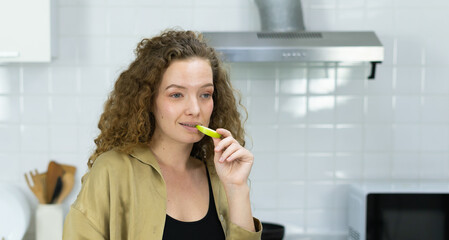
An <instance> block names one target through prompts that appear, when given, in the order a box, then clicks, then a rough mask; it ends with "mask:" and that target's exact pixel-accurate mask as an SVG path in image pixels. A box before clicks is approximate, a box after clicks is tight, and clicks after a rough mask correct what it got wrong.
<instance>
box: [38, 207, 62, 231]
mask: <svg viewBox="0 0 449 240" xmlns="http://www.w3.org/2000/svg"><path fill="white" fill-rule="evenodd" d="M63 223H64V217H63V211H62V205H61V204H39V205H38V206H37V210H36V240H61V239H62V228H63Z"/></svg>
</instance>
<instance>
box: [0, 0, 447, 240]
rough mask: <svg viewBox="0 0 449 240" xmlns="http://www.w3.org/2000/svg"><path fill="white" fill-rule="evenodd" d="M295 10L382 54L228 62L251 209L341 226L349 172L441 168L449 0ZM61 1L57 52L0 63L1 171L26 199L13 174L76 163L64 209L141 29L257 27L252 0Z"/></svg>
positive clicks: (441, 171)
mask: <svg viewBox="0 0 449 240" xmlns="http://www.w3.org/2000/svg"><path fill="white" fill-rule="evenodd" d="M303 11H304V15H305V24H306V28H307V29H308V30H326V31H327V30H330V31H331V30H348V31H359V30H374V31H376V33H377V34H378V36H379V37H380V40H381V41H382V43H383V44H384V46H385V61H384V62H383V63H382V64H380V65H378V68H377V73H376V79H375V80H367V78H366V77H367V76H368V75H369V71H370V68H369V65H368V64H366V63H338V64H337V63H328V64H324V63H285V64H280V63H279V64H266V63H263V64H254V63H245V64H243V63H242V64H230V69H231V76H232V80H233V83H234V85H235V87H236V88H238V89H239V90H240V91H241V93H242V96H243V99H242V103H243V104H244V105H245V106H246V108H247V110H248V113H249V117H248V121H247V123H246V126H247V130H248V134H249V136H248V138H247V144H248V145H247V146H248V147H249V148H250V149H251V150H252V151H253V152H254V155H255V157H256V161H255V165H254V168H253V171H252V173H251V185H252V201H253V208H254V214H255V215H256V216H257V217H258V218H260V219H261V220H262V221H272V222H279V223H282V224H285V225H286V226H287V231H288V233H308V234H309V233H310V234H313V233H317V234H318V233H326V234H329V233H331V234H344V233H345V232H346V230H347V229H346V192H347V186H348V184H350V183H354V182H361V181H371V180H380V181H384V180H419V181H428V180H432V181H445V182H447V181H448V180H449V44H447V43H448V42H449V28H447V26H446V25H447V22H449V15H448V14H447V12H449V2H448V1H447V0H432V1H418V0H307V1H303ZM57 12H58V21H57V22H58V25H59V26H58V31H59V37H58V45H59V47H58V49H59V53H58V58H57V59H55V60H54V61H53V62H52V63H50V64H9V65H1V66H0V166H1V167H0V180H2V181H11V182H12V181H20V183H21V185H22V186H23V187H24V190H25V191H27V192H28V193H29V199H30V202H31V203H33V204H34V206H35V205H36V203H35V199H34V198H33V197H32V196H31V193H30V191H29V190H28V189H26V188H25V186H26V184H25V181H24V178H23V173H24V172H26V171H29V170H31V169H34V168H37V169H38V170H39V171H45V170H46V166H47V164H48V162H49V160H50V159H53V160H56V161H59V162H64V163H69V164H72V165H75V166H77V167H78V169H79V170H78V172H77V176H76V177H77V184H76V185H75V188H74V191H73V193H72V194H71V195H70V197H69V198H68V201H67V202H66V203H65V207H66V209H67V208H68V206H69V204H70V202H72V201H73V200H74V199H75V198H76V193H77V192H78V191H79V188H80V178H81V176H82V174H83V173H84V172H85V171H86V168H87V167H86V162H87V158H88V156H89V154H90V152H91V151H92V149H93V146H94V145H93V138H94V137H95V136H96V134H97V133H98V131H97V129H96V124H97V121H98V118H99V114H100V113H101V110H102V105H103V102H104V100H105V99H106V97H107V94H108V93H109V91H110V90H111V88H112V84H113V82H114V80H115V79H116V78H117V76H118V74H119V73H120V72H121V71H122V70H123V69H125V68H126V66H127V64H129V63H130V61H131V60H132V59H133V49H134V47H135V46H136V44H137V42H138V41H139V40H140V39H141V38H142V37H151V36H153V35H155V34H157V33H159V32H160V31H161V30H163V29H165V28H168V27H174V26H179V27H181V28H183V29H194V30H198V31H226V30H233V31H243V30H259V29H260V24H259V18H258V12H257V8H256V6H255V4H254V2H253V1H251V0H226V1H225V0H213V1H211V0H208V1H201V0H170V1H155V0H153V1H149V0H145V1H143V0H132V1H129V0H126V1H125V0H108V1H107V0H95V1H92V0H78V1H71V0H59V2H58V11H57ZM32 224H33V223H32ZM33 231H34V228H33V226H31V227H30V230H29V232H28V234H27V238H26V239H34V238H33V236H34V232H33Z"/></svg>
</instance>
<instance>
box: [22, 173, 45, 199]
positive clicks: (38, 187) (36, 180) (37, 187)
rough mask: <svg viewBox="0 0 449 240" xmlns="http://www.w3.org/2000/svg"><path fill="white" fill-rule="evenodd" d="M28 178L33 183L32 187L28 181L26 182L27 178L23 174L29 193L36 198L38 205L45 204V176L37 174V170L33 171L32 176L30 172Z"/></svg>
mask: <svg viewBox="0 0 449 240" xmlns="http://www.w3.org/2000/svg"><path fill="white" fill-rule="evenodd" d="M30 178H31V180H32V182H33V186H31V184H30V181H29V180H28V176H27V174H26V173H25V180H26V182H27V185H28V187H29V188H30V189H31V191H32V192H33V193H34V196H36V198H37V200H38V201H39V203H40V204H45V203H47V201H46V200H45V192H46V191H45V188H46V185H45V182H46V174H45V173H43V174H39V173H38V172H37V169H35V170H34V174H33V172H32V171H30Z"/></svg>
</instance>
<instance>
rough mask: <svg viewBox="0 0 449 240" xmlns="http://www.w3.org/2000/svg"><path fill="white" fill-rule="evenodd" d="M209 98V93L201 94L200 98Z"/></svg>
mask: <svg viewBox="0 0 449 240" xmlns="http://www.w3.org/2000/svg"><path fill="white" fill-rule="evenodd" d="M211 96H212V94H210V93H203V94H201V97H202V98H210V97H211Z"/></svg>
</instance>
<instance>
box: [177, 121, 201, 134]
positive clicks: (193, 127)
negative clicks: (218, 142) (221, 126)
mask: <svg viewBox="0 0 449 240" xmlns="http://www.w3.org/2000/svg"><path fill="white" fill-rule="evenodd" d="M179 124H180V125H181V126H183V127H184V128H186V129H187V130H189V131H191V132H198V129H196V125H200V123H197V122H186V123H179Z"/></svg>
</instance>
